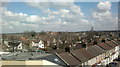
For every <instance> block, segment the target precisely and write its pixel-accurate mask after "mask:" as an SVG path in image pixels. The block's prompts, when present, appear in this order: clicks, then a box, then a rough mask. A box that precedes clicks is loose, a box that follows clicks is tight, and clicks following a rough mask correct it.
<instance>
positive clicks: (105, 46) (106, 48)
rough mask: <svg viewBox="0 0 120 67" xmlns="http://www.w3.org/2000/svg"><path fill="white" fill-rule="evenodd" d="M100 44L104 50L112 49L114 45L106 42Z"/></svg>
mask: <svg viewBox="0 0 120 67" xmlns="http://www.w3.org/2000/svg"><path fill="white" fill-rule="evenodd" d="M98 46H100V47H101V48H103V49H104V50H110V49H112V47H110V46H108V45H107V44H106V43H99V44H98Z"/></svg>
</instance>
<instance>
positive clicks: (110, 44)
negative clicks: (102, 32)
mask: <svg viewBox="0 0 120 67" xmlns="http://www.w3.org/2000/svg"><path fill="white" fill-rule="evenodd" d="M106 43H107V44H108V45H109V46H111V47H112V48H114V47H116V44H115V43H113V42H111V41H106Z"/></svg>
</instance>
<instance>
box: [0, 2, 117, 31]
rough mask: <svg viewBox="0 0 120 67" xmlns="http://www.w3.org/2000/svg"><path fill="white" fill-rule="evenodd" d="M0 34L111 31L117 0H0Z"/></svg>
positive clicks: (113, 24) (114, 21)
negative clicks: (90, 0)
mask: <svg viewBox="0 0 120 67" xmlns="http://www.w3.org/2000/svg"><path fill="white" fill-rule="evenodd" d="M0 8H1V9H0V11H1V14H2V33H21V32H24V31H31V30H34V31H36V32H40V31H67V32H76V31H89V30H90V29H91V27H93V28H94V30H96V31H99V30H115V29H116V28H117V26H118V3H117V2H109V1H104V2H9V3H8V2H4V3H2V6H0Z"/></svg>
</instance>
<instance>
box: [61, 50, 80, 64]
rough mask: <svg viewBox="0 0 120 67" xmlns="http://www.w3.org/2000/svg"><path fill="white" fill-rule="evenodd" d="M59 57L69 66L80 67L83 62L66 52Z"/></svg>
mask: <svg viewBox="0 0 120 67" xmlns="http://www.w3.org/2000/svg"><path fill="white" fill-rule="evenodd" d="M59 56H60V57H61V58H62V59H63V60H64V61H65V62H66V63H67V65H79V64H81V62H80V61H79V60H77V59H76V58H75V57H74V56H73V55H72V54H71V53H68V52H65V53H61V54H59Z"/></svg>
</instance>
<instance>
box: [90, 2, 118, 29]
mask: <svg viewBox="0 0 120 67" xmlns="http://www.w3.org/2000/svg"><path fill="white" fill-rule="evenodd" d="M111 5H112V4H111V3H110V2H108V1H106V2H99V3H98V4H97V9H96V10H94V11H92V18H93V21H94V26H95V28H96V29H97V30H114V29H116V28H117V23H118V19H117V16H114V15H113V14H112V13H111V12H110V9H111Z"/></svg>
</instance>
